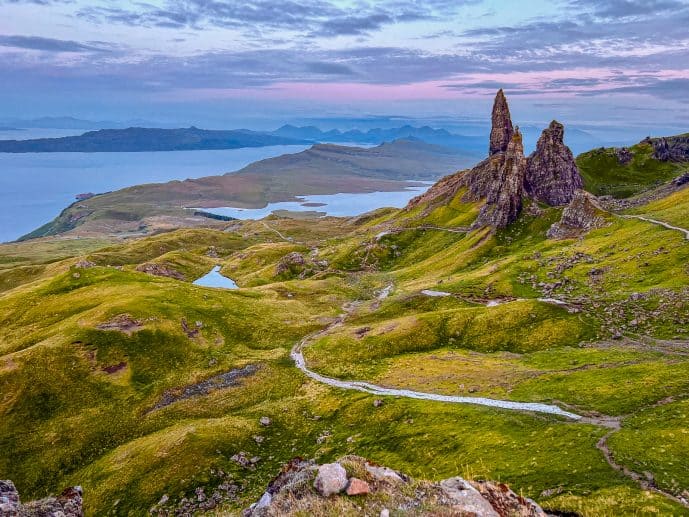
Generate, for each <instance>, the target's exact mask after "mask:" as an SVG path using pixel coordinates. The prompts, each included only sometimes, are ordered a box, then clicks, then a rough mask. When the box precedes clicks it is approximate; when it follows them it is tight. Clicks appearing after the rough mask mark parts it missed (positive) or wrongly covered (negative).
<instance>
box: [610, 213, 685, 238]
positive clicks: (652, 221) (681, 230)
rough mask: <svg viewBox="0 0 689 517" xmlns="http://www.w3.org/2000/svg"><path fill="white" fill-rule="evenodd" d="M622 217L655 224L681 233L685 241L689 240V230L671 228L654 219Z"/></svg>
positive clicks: (639, 216)
mask: <svg viewBox="0 0 689 517" xmlns="http://www.w3.org/2000/svg"><path fill="white" fill-rule="evenodd" d="M622 217H623V218H625V219H639V220H641V221H646V222H647V223H651V224H657V225H658V226H662V227H663V228H667V229H668V230H675V231H678V232H682V233H683V234H684V236H685V237H686V238H687V240H689V230H687V229H686V228H680V227H679V226H672V225H671V224H668V223H664V222H663V221H658V220H656V219H651V218H650V217H644V216H642V215H623V216H622Z"/></svg>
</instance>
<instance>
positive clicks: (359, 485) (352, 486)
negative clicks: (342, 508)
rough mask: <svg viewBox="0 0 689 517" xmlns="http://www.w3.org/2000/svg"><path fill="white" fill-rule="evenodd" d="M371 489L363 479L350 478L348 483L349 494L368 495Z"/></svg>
mask: <svg viewBox="0 0 689 517" xmlns="http://www.w3.org/2000/svg"><path fill="white" fill-rule="evenodd" d="M370 491H371V487H370V486H368V483H367V482H366V481H364V480H363V479H359V478H354V477H353V478H350V480H349V483H348V484H347V490H346V492H347V495H366V494H368V493H369V492H370Z"/></svg>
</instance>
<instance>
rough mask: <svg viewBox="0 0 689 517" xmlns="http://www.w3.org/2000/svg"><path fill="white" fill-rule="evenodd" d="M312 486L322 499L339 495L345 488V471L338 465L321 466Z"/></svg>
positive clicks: (327, 464)
mask: <svg viewBox="0 0 689 517" xmlns="http://www.w3.org/2000/svg"><path fill="white" fill-rule="evenodd" d="M313 486H314V487H315V488H316V490H318V492H319V493H320V494H321V495H322V496H324V497H330V496H331V495H335V494H339V493H340V492H342V491H343V490H344V489H345V487H346V486H347V471H346V470H345V469H344V468H343V467H342V465H340V464H339V463H326V464H325V465H321V466H320V467H318V474H317V475H316V479H315V481H314V482H313Z"/></svg>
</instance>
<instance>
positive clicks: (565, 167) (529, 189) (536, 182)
mask: <svg viewBox="0 0 689 517" xmlns="http://www.w3.org/2000/svg"><path fill="white" fill-rule="evenodd" d="M564 136H565V127H564V126H563V125H562V124H560V123H559V122H557V121H556V120H553V121H552V122H551V123H550V125H549V126H548V127H547V128H546V129H544V130H543V134H542V135H541V137H540V138H539V139H538V143H537V144H536V150H535V151H534V152H533V153H532V154H531V155H530V156H529V158H528V160H527V161H528V163H527V167H526V177H525V180H524V189H525V190H526V193H527V194H528V195H529V196H530V197H531V198H533V199H535V200H536V201H540V202H541V203H545V204H547V205H550V206H564V205H566V204H567V203H569V202H570V201H571V200H572V198H573V197H574V192H575V191H576V190H577V189H581V188H583V186H584V183H583V181H582V179H581V175H580V174H579V169H577V165H576V163H575V162H574V155H573V154H572V151H571V150H570V149H569V147H567V146H566V145H565V142H564Z"/></svg>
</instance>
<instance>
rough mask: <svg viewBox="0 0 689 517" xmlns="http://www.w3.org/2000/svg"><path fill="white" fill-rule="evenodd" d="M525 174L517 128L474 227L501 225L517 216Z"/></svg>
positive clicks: (520, 205)
mask: <svg viewBox="0 0 689 517" xmlns="http://www.w3.org/2000/svg"><path fill="white" fill-rule="evenodd" d="M525 173H526V158H524V146H523V144H522V135H521V133H520V132H519V129H517V130H516V131H515V132H514V133H513V135H512V139H511V140H510V143H509V145H508V146H507V150H506V152H505V154H504V156H503V159H502V163H501V165H500V169H499V170H498V174H497V178H495V179H494V180H493V181H492V182H491V183H490V185H489V189H488V193H487V196H486V204H485V205H484V206H483V208H482V209H481V212H480V213H479V216H478V218H477V219H476V222H475V223H474V226H475V227H476V228H480V227H483V226H492V227H494V228H505V227H506V226H507V225H509V224H510V223H512V222H514V221H515V220H516V219H517V217H518V216H519V214H520V213H521V210H522V198H523V196H524V175H525Z"/></svg>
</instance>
